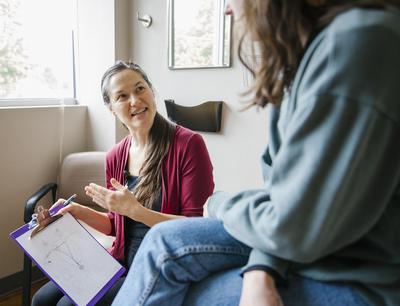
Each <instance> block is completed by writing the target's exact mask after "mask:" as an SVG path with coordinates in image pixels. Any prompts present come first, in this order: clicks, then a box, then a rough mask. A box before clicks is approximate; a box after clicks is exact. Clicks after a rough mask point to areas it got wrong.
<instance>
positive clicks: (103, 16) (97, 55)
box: [77, 0, 124, 151]
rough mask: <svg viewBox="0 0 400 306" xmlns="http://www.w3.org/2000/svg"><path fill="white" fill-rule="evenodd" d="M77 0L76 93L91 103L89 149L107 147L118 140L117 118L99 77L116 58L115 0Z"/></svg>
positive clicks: (89, 107)
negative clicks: (104, 95) (104, 97)
mask: <svg viewBox="0 0 400 306" xmlns="http://www.w3.org/2000/svg"><path fill="white" fill-rule="evenodd" d="M118 1H119V2H124V1H122V0H118ZM77 2H78V53H77V60H78V67H79V68H78V82H77V84H78V92H77V94H78V99H79V101H80V102H81V103H83V104H85V105H87V107H88V112H87V115H88V117H87V122H86V123H87V129H86V133H87V140H88V143H87V146H88V150H100V151H105V150H107V149H108V148H110V147H111V146H112V145H113V144H114V143H115V120H114V117H113V116H112V115H111V114H110V112H109V111H108V109H107V108H106V107H105V106H104V104H103V98H102V96H101V91H100V81H101V77H102V76H103V73H104V71H105V70H106V69H107V68H108V67H110V66H111V65H112V64H114V61H115V48H116V47H115V26H114V24H115V20H116V18H115V15H114V11H115V5H114V2H115V1H114V0H84V1H77Z"/></svg>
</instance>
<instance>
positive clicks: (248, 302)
mask: <svg viewBox="0 0 400 306" xmlns="http://www.w3.org/2000/svg"><path fill="white" fill-rule="evenodd" d="M253 305H259V306H283V303H282V300H281V297H280V296H279V293H278V291H277V290H276V287H275V282H274V280H273V278H272V277H271V276H269V274H268V273H267V272H265V271H261V270H254V271H249V272H246V273H244V276H243V286H242V295H241V297H240V304H239V306H253Z"/></svg>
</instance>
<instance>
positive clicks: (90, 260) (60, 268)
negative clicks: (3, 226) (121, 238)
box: [10, 206, 125, 305]
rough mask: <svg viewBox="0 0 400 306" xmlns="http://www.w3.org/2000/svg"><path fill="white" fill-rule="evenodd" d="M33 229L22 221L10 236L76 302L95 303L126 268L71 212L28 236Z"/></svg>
mask: <svg viewBox="0 0 400 306" xmlns="http://www.w3.org/2000/svg"><path fill="white" fill-rule="evenodd" d="M60 208H61V207H60V206H59V207H55V208H54V209H52V210H51V211H50V213H51V214H54V213H56V212H57V211H58V210H59V209H60ZM32 230H33V229H30V228H29V225H28V224H25V225H23V226H21V227H20V228H18V229H16V230H15V231H13V232H12V233H10V236H11V238H12V239H13V240H15V242H16V243H17V244H18V245H19V246H20V247H21V249H22V250H23V251H24V252H25V254H26V255H27V256H29V257H30V258H31V259H32V261H33V262H34V263H35V264H36V265H37V267H38V268H39V269H40V270H41V271H42V272H43V273H44V274H45V275H46V276H47V277H48V278H49V279H50V280H52V281H53V283H54V284H55V285H56V286H57V287H58V288H59V289H60V290H61V291H62V292H63V293H64V294H65V295H67V296H68V297H69V298H70V300H71V301H72V302H73V303H74V304H75V305H95V304H96V303H97V302H98V301H99V300H100V299H101V297H102V296H103V295H104V294H105V293H106V292H107V291H108V289H109V288H111V286H112V285H113V284H114V283H115V282H116V281H117V280H118V279H119V278H120V277H121V276H122V275H123V274H124V273H125V268H124V267H123V266H122V265H121V264H120V263H119V262H118V261H117V260H116V259H115V258H113V257H112V256H111V255H110V254H109V253H108V251H107V250H106V249H105V248H104V247H103V246H102V245H101V244H100V243H99V242H98V241H97V240H96V239H95V238H94V237H93V236H92V235H91V234H90V233H89V232H88V231H87V230H86V229H85V228H84V227H83V226H82V225H81V224H80V223H79V222H78V221H77V220H76V219H75V218H73V217H72V216H71V215H70V214H66V215H64V216H63V217H62V218H60V219H58V220H56V221H55V222H53V223H51V224H50V225H48V227H46V228H45V229H44V230H43V231H41V232H40V233H38V234H37V235H36V236H34V237H33V238H32V239H30V238H29V236H30V232H31V231H32Z"/></svg>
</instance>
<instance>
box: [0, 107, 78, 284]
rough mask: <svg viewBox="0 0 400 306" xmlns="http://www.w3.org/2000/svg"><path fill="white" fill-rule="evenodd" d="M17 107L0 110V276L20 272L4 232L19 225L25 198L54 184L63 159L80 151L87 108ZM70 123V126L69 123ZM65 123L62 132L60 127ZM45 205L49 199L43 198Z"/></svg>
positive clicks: (19, 262) (19, 263) (17, 256)
mask: <svg viewBox="0 0 400 306" xmlns="http://www.w3.org/2000/svg"><path fill="white" fill-rule="evenodd" d="M64 114H65V120H64V121H63V119H62V115H63V111H62V109H61V108H60V107H33V108H30V107H28V108H27V107H21V108H1V109H0V141H1V150H0V205H1V214H0V226H1V230H0V257H1V263H0V278H2V277H5V276H8V275H10V274H13V273H16V272H18V271H20V270H21V269H22V261H23V259H22V252H21V250H20V249H19V248H18V247H17V245H16V243H15V242H13V241H12V240H11V239H10V238H9V236H8V235H9V233H10V232H11V231H13V230H14V229H16V228H18V227H20V226H21V225H22V224H23V212H24V206H25V201H26V199H27V198H28V197H29V196H30V195H32V194H33V192H34V191H35V190H37V189H38V188H40V187H41V186H42V185H44V184H46V183H49V182H56V180H57V170H58V167H59V160H60V158H59V157H60V139H61V137H60V134H61V131H62V130H64V131H65V134H64V138H63V139H64V141H63V145H62V148H63V149H62V152H63V155H66V154H68V153H71V152H76V151H84V150H85V149H86V138H85V137H80V136H78V137H77V135H82V134H83V135H84V131H85V121H86V120H85V117H86V108H85V107H84V106H68V107H66V108H65V109H64ZM69 122H73V124H69ZM62 123H64V129H63V128H62ZM42 204H44V205H48V204H50V197H48V198H46V199H44V201H43V203H42Z"/></svg>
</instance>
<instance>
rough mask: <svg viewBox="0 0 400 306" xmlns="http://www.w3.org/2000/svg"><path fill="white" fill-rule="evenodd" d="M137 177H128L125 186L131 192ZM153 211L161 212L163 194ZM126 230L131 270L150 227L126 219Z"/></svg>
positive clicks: (127, 254)
mask: <svg viewBox="0 0 400 306" xmlns="http://www.w3.org/2000/svg"><path fill="white" fill-rule="evenodd" d="M137 179H138V177H137V176H132V175H129V174H127V175H126V182H125V184H126V185H127V186H128V189H129V190H133V189H134V188H135V186H136V183H137ZM152 210H154V211H160V210H161V192H160V194H159V196H158V198H157V200H156V202H155V203H154V205H153V207H152ZM124 220H125V221H124V222H125V224H124V228H125V263H124V264H125V267H127V268H129V267H130V266H131V264H132V261H133V258H134V257H135V255H136V252H137V250H138V249H139V246H140V244H141V243H142V240H143V238H144V236H145V235H146V233H147V232H148V230H149V229H150V227H148V226H147V225H145V224H143V223H141V222H137V221H135V220H132V219H130V218H127V217H125V218H124Z"/></svg>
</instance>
